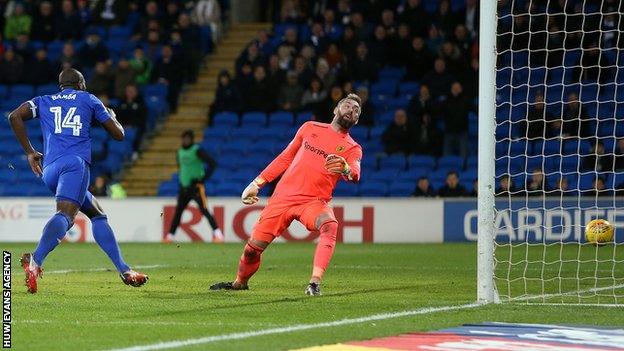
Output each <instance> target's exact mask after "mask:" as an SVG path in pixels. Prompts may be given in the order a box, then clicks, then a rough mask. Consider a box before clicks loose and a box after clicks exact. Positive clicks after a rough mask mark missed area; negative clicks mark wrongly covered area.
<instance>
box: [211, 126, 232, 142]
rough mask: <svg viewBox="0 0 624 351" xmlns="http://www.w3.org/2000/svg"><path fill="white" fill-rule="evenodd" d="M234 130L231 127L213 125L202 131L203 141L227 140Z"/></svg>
mask: <svg viewBox="0 0 624 351" xmlns="http://www.w3.org/2000/svg"><path fill="white" fill-rule="evenodd" d="M234 129H236V128H234V127H233V126H231V125H214V126H212V127H208V128H206V129H204V140H208V141H210V140H227V139H229V138H230V133H231V131H232V130H234Z"/></svg>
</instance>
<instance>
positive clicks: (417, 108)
mask: <svg viewBox="0 0 624 351" xmlns="http://www.w3.org/2000/svg"><path fill="white" fill-rule="evenodd" d="M434 107H435V106H434V103H433V101H432V99H431V94H430V93H429V86H427V85H425V84H423V85H421V86H420V88H419V94H418V95H414V96H413V97H412V99H411V100H410V102H409V105H408V106H407V111H408V113H409V114H410V116H413V119H415V120H418V119H420V117H422V116H423V115H424V114H429V115H430V117H433V116H434V112H435V109H434Z"/></svg>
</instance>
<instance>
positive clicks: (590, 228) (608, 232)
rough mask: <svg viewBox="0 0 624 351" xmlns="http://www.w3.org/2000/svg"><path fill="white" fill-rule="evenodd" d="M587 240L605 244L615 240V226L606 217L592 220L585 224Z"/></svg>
mask: <svg viewBox="0 0 624 351" xmlns="http://www.w3.org/2000/svg"><path fill="white" fill-rule="evenodd" d="M585 240H587V242H588V243H591V244H596V245H600V244H605V243H608V242H611V241H613V226H612V225H611V223H609V221H606V220H604V219H600V218H597V219H594V220H591V221H590V222H589V223H587V225H586V226H585Z"/></svg>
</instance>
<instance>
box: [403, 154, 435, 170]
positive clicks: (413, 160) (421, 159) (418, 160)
mask: <svg viewBox="0 0 624 351" xmlns="http://www.w3.org/2000/svg"><path fill="white" fill-rule="evenodd" d="M435 163H436V160H435V157H433V156H428V155H410V156H409V157H408V158H407V164H408V165H409V168H410V169H413V168H421V169H423V168H424V169H433V168H434V167H435Z"/></svg>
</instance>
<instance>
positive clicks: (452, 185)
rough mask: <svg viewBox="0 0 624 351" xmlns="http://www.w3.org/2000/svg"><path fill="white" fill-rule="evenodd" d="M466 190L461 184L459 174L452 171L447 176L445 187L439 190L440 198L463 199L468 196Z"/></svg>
mask: <svg viewBox="0 0 624 351" xmlns="http://www.w3.org/2000/svg"><path fill="white" fill-rule="evenodd" d="M467 195H468V192H467V191H466V188H465V187H464V186H463V185H461V184H459V174H458V173H457V172H455V171H450V172H448V173H447V174H446V182H445V184H444V186H443V187H441V188H440V189H439V190H438V196H441V197H463V196H467Z"/></svg>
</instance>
